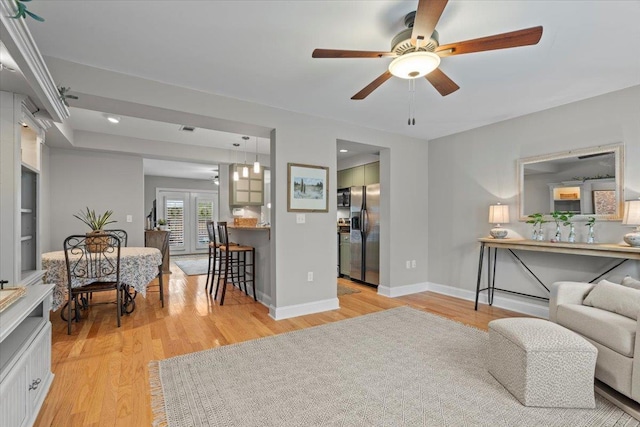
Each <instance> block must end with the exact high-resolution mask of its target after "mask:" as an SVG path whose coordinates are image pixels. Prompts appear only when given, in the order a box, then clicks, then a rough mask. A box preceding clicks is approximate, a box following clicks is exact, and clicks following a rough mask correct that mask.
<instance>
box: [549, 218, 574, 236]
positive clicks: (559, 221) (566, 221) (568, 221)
mask: <svg viewBox="0 0 640 427" xmlns="http://www.w3.org/2000/svg"><path fill="white" fill-rule="evenodd" d="M550 215H551V216H552V217H553V220H554V221H555V222H556V234H555V236H554V237H553V239H552V240H551V241H552V242H561V241H562V232H561V231H560V224H562V225H564V226H565V227H566V226H567V225H570V226H571V228H570V231H569V240H568V241H569V242H572V240H571V239H572V238H573V242H575V239H576V233H575V230H574V229H573V224H572V223H571V218H572V217H573V213H571V212H561V211H553V212H551V214H550ZM572 235H573V237H572Z"/></svg>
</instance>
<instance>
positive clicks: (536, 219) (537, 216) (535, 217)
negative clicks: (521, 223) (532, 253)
mask: <svg viewBox="0 0 640 427" xmlns="http://www.w3.org/2000/svg"><path fill="white" fill-rule="evenodd" d="M527 217H528V218H531V219H530V220H528V221H527V224H533V231H532V234H531V240H544V232H543V231H542V224H544V223H545V222H547V221H545V219H544V215H542V214H541V213H534V214H531V215H527ZM536 226H537V227H538V228H537V229H536Z"/></svg>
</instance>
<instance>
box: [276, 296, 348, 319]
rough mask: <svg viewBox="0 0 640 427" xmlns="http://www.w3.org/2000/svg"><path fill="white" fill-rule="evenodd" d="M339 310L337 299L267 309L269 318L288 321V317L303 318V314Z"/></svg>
mask: <svg viewBox="0 0 640 427" xmlns="http://www.w3.org/2000/svg"><path fill="white" fill-rule="evenodd" d="M339 308H340V302H339V301H338V298H330V299H325V300H321V301H313V302H308V303H304V304H295V305H288V306H285V307H274V306H273V305H271V306H270V307H269V316H271V317H272V318H274V319H275V320H282V319H288V318H290V317H298V316H304V315H305V314H313V313H320V312H322V311H329V310H337V309H339Z"/></svg>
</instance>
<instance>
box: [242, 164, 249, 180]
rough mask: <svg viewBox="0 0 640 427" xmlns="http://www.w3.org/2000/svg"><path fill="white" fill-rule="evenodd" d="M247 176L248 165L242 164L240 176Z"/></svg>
mask: <svg viewBox="0 0 640 427" xmlns="http://www.w3.org/2000/svg"><path fill="white" fill-rule="evenodd" d="M248 176H249V167H248V166H247V165H244V166H243V167H242V177H243V178H247V177H248Z"/></svg>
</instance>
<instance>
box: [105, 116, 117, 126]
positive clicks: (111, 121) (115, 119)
mask: <svg viewBox="0 0 640 427" xmlns="http://www.w3.org/2000/svg"><path fill="white" fill-rule="evenodd" d="M107 120H109V122H110V123H114V124H116V123H120V117H116V116H107Z"/></svg>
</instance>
